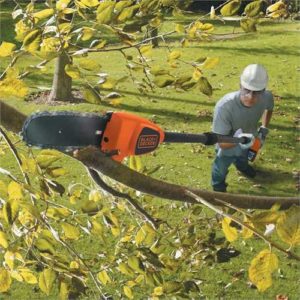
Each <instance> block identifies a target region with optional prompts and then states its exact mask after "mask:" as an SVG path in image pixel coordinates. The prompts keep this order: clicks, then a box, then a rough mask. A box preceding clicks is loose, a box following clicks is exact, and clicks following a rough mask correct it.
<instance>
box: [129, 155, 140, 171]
mask: <svg viewBox="0 0 300 300" xmlns="http://www.w3.org/2000/svg"><path fill="white" fill-rule="evenodd" d="M129 168H130V169H132V170H135V171H137V172H141V171H142V161H141V158H140V157H139V156H136V155H132V156H130V157H129Z"/></svg>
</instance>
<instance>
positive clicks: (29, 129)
mask: <svg viewBox="0 0 300 300" xmlns="http://www.w3.org/2000/svg"><path fill="white" fill-rule="evenodd" d="M22 136H23V140H24V141H25V142H26V143H27V144H28V145H29V146H37V147H40V148H52V149H57V150H60V151H64V152H69V151H74V150H76V149H80V148H84V147H87V146H90V145H92V146H96V147H99V148H100V149H101V151H103V152H105V153H107V154H108V155H110V156H111V157H112V158H113V159H114V160H116V161H122V160H123V158H124V157H126V156H129V155H141V154H145V153H149V152H152V151H154V150H155V149H156V148H157V147H158V146H159V144H161V143H201V144H204V145H214V144H216V143H233V144H238V143H241V144H246V143H248V142H249V139H248V138H247V137H231V136H224V135H219V134H216V133H213V132H205V133H203V134H190V133H177V132H165V131H163V130H162V129H161V128H160V127H159V126H157V125H156V124H154V123H152V122H151V121H149V120H147V119H144V118H141V117H139V116H136V115H134V114H130V113H127V112H108V113H106V114H104V115H99V114H95V113H77V112H68V111H61V112H40V113H35V114H33V115H31V116H29V117H28V118H27V119H26V121H25V123H24V125H23V129H22Z"/></svg>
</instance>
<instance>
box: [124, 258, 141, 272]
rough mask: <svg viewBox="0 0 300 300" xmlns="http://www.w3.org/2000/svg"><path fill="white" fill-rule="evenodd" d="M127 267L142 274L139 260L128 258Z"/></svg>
mask: <svg viewBox="0 0 300 300" xmlns="http://www.w3.org/2000/svg"><path fill="white" fill-rule="evenodd" d="M128 266H129V267H130V268H131V269H133V270H134V271H136V272H139V273H144V270H143V269H144V266H143V264H142V262H141V261H140V259H139V258H138V257H136V256H130V257H128Z"/></svg>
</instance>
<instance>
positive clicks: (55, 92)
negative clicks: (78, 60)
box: [48, 53, 72, 101]
mask: <svg viewBox="0 0 300 300" xmlns="http://www.w3.org/2000/svg"><path fill="white" fill-rule="evenodd" d="M69 63H70V58H69V57H68V56H67V54H65V53H62V54H60V55H59V56H58V57H57V59H56V64H55V71H54V77H53V83H52V89H51V93H50V95H49V98H48V100H49V101H56V100H59V101H70V100H71V98H72V78H71V77H70V76H68V75H67V74H66V72H65V66H66V65H67V64H69Z"/></svg>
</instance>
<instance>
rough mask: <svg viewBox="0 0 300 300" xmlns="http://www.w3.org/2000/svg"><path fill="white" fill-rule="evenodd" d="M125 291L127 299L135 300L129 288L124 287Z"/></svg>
mask: <svg viewBox="0 0 300 300" xmlns="http://www.w3.org/2000/svg"><path fill="white" fill-rule="evenodd" d="M123 291H124V294H125V295H126V297H127V298H129V299H133V293H132V290H131V288H130V287H129V286H127V285H124V287H123Z"/></svg>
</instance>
